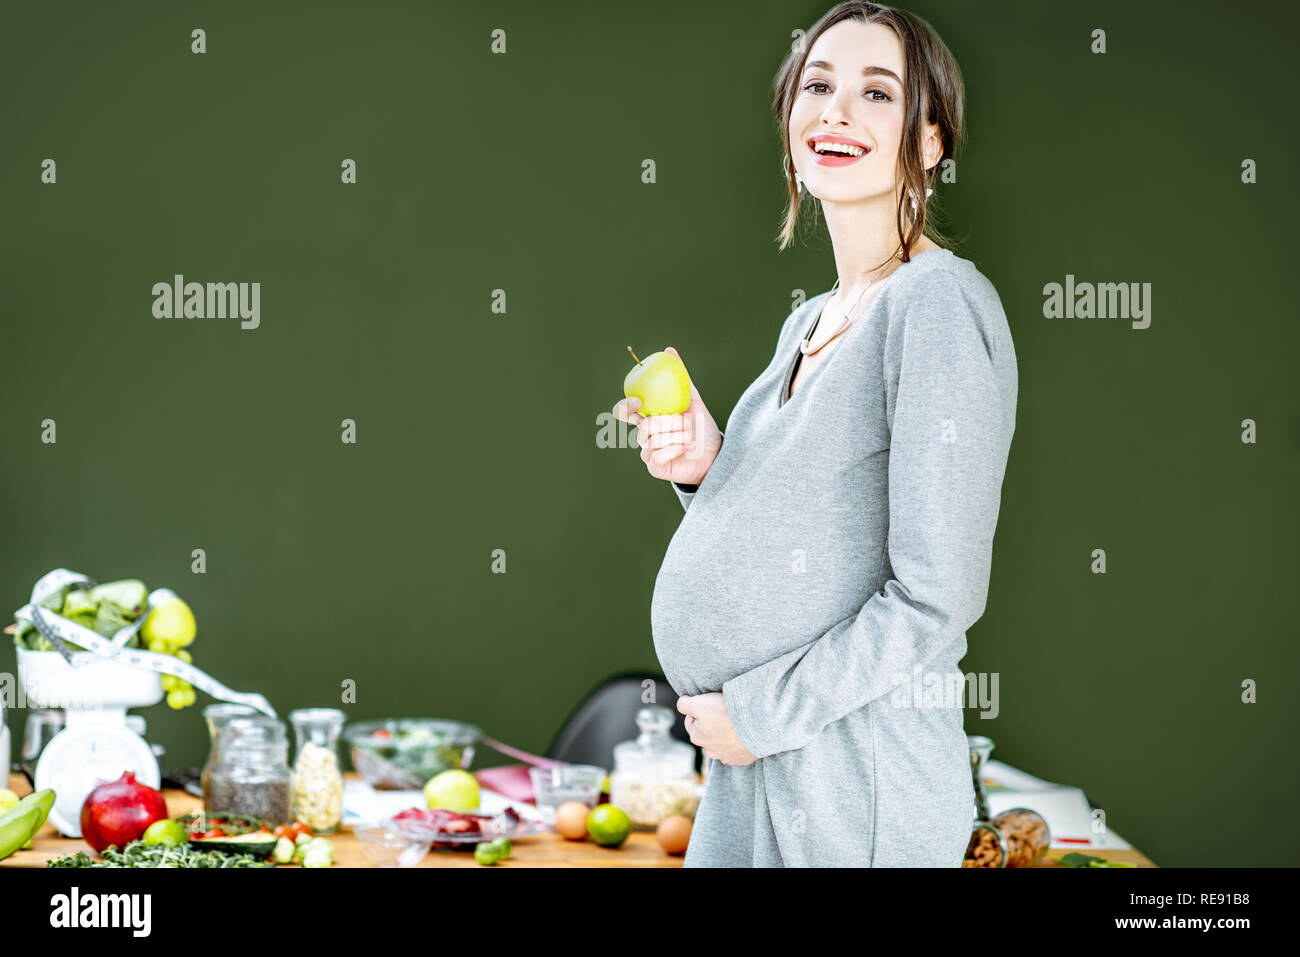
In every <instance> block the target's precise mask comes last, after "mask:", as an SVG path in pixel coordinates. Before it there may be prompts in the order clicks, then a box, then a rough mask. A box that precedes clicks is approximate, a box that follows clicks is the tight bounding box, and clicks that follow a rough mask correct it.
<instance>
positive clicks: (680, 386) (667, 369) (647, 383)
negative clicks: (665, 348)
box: [623, 346, 691, 415]
mask: <svg viewBox="0 0 1300 957" xmlns="http://www.w3.org/2000/svg"><path fill="white" fill-rule="evenodd" d="M627 351H628V352H631V353H632V358H633V359H636V365H634V366H633V367H632V371H631V372H629V373H628V374H627V378H626V379H624V380H623V394H624V395H625V396H627V397H628V398H632V397H633V396H635V397H636V398H638V399H640V400H641V406H640V408H638V409H637V410H636V411H637V412H638V413H640V414H641V415H674V414H675V413H678V412H685V411H686V410H687V409H688V408H689V407H690V404H691V378H690V376H688V375H687V374H686V366H684V365H682V360H681V359H679V358H677V356H675V355H673V354H672V353H671V352H656V353H654V354H653V355H649V356H646V358H645V361H644V362H642V361H641V360H640V359H637V358H636V353H635V352H632V347H631V346H628V347H627Z"/></svg>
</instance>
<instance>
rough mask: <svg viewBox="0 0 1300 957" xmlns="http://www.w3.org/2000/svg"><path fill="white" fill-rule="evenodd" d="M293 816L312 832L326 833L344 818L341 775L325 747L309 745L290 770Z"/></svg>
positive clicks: (333, 757) (302, 750)
mask: <svg viewBox="0 0 1300 957" xmlns="http://www.w3.org/2000/svg"><path fill="white" fill-rule="evenodd" d="M292 784H293V816H294V820H297V821H302V822H303V823H304V824H306V825H307V826H308V827H310V828H311V829H312V831H313V832H315V833H317V834H327V833H329V832H330V831H333V830H334V829H336V828H337V827H338V825H339V821H340V819H341V818H342V817H343V775H342V774H340V773H339V764H338V759H337V758H336V757H335V756H334V753H333V752H332V751H330V750H329V749H327V748H322V747H320V746H319V745H315V744H312V743H310V742H308V743H307V744H304V745H303V747H302V749H301V750H300V751H299V753H298V760H297V762H295V764H294V767H293V778H292Z"/></svg>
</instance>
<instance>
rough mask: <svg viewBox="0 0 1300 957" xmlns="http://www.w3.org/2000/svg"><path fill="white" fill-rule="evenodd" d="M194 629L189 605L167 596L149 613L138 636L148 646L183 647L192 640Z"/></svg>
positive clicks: (192, 614)
mask: <svg viewBox="0 0 1300 957" xmlns="http://www.w3.org/2000/svg"><path fill="white" fill-rule="evenodd" d="M195 630H196V629H195V624H194V612H192V611H190V606H189V605H187V604H185V602H183V601H181V600H180V599H179V598H168V599H166V600H165V601H163V602H162V603H161V604H159V605H158V606H157V607H155V608H154V610H153V611H151V612H150V613H149V617H148V618H146V619H145V623H144V627H142V628H141V629H140V636H141V637H142V638H143V639H144V640H145V643H146V644H148V645H149V646H150V647H152V646H153V645H154V644H159V645H167V646H170V647H171V648H184V647H185V646H186V645H188V644H190V642H192V641H193V640H194V632H195ZM155 650H156V649H155Z"/></svg>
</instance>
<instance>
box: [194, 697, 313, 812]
mask: <svg viewBox="0 0 1300 957" xmlns="http://www.w3.org/2000/svg"><path fill="white" fill-rule="evenodd" d="M217 751H218V754H217V764H216V766H215V767H214V768H213V769H212V773H211V774H210V775H209V782H210V788H209V791H210V793H209V796H208V799H207V800H205V801H204V805H203V807H204V810H205V811H207V812H208V813H209V814H220V813H226V814H246V815H248V816H250V817H257V818H262V819H264V820H266V821H267V822H268V823H270V824H272V825H280V824H289V823H291V821H292V820H293V819H292V816H291V815H292V797H291V785H290V774H289V765H288V756H289V743H288V740H287V738H286V736H285V727H284V722H283V721H280V720H278V719H276V718H270V717H267V716H265V715H249V716H246V717H235V718H231V719H229V720H228V721H227V722H226V726H225V727H224V728H223V729H222V730H221V735H220V737H219V738H218V739H217Z"/></svg>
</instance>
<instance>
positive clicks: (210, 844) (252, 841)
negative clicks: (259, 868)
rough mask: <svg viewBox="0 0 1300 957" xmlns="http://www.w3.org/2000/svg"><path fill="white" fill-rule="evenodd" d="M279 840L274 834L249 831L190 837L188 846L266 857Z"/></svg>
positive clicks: (202, 849)
mask: <svg viewBox="0 0 1300 957" xmlns="http://www.w3.org/2000/svg"><path fill="white" fill-rule="evenodd" d="M278 840H279V838H277V837H276V836H275V835H274V834H265V833H257V832H255V831H254V832H249V833H248V834H235V835H232V836H230V837H191V838H190V847H192V848H195V849H196V850H200V851H221V852H222V853H223V854H251V855H253V856H254V857H266V856H267V855H268V854H270V853H271V852H272V851H274V850H275V845H276V842H277V841H278Z"/></svg>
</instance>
